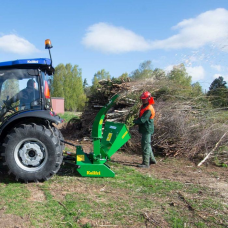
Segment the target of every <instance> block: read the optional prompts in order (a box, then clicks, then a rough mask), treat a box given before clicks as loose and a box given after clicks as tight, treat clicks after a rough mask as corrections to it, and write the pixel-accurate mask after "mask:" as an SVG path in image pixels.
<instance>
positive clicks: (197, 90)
mask: <svg viewBox="0 0 228 228" xmlns="http://www.w3.org/2000/svg"><path fill="white" fill-rule="evenodd" d="M192 95H193V96H202V95H203V90H202V86H201V85H200V84H199V82H195V83H193V84H192Z"/></svg>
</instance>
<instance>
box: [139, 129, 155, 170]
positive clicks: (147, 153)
mask: <svg viewBox="0 0 228 228" xmlns="http://www.w3.org/2000/svg"><path fill="white" fill-rule="evenodd" d="M141 146H142V158H143V163H142V164H144V165H148V166H149V165H150V162H154V163H155V162H156V160H155V157H154V154H153V151H152V148H151V134H145V133H144V134H142V140H141Z"/></svg>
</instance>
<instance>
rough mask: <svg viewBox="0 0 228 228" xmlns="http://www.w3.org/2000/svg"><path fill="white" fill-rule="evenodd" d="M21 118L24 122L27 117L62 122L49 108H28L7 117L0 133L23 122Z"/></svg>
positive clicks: (56, 122)
mask: <svg viewBox="0 0 228 228" xmlns="http://www.w3.org/2000/svg"><path fill="white" fill-rule="evenodd" d="M23 119H24V120H25V122H26V120H28V119H33V120H35V119H37V120H41V121H45V120H48V121H50V122H51V123H55V124H59V123H62V119H61V118H60V117H59V116H54V114H53V112H51V111H49V110H29V111H24V112H19V113H16V114H15V115H13V116H12V117H10V118H9V119H7V120H6V121H5V122H4V123H3V124H2V126H1V128H0V135H1V134H2V132H3V131H5V130H7V129H8V128H12V127H14V125H16V124H17V123H19V122H20V123H22V124H23ZM33 122H36V121H33Z"/></svg>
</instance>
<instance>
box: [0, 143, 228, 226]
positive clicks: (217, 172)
mask: <svg viewBox="0 0 228 228" xmlns="http://www.w3.org/2000/svg"><path fill="white" fill-rule="evenodd" d="M66 140H67V141H69V142H72V143H74V144H78V143H77V141H73V140H70V139H66ZM91 147H92V145H91V144H90V143H86V144H84V150H85V151H86V152H90V151H91V149H92V148H91ZM69 148H71V147H70V146H69ZM141 159H142V158H141V156H140V155H130V154H125V153H121V152H117V153H116V154H114V155H113V157H112V161H113V162H117V163H119V164H122V165H124V166H129V167H132V168H135V169H137V170H138V171H140V172H142V173H144V174H147V175H151V176H154V177H156V178H159V179H168V180H171V181H178V182H181V183H184V184H186V185H188V184H189V185H191V184H194V185H195V184H196V185H199V186H205V187H207V188H208V187H209V188H210V190H211V191H212V192H213V193H216V194H217V195H218V196H219V198H221V201H223V202H224V203H225V204H227V205H228V168H221V167H216V166H213V165H203V166H202V167H197V164H195V163H193V162H191V161H189V160H186V159H183V158H157V164H156V165H151V166H150V168H148V169H141V168H138V167H137V165H138V164H140V163H141ZM60 171H61V170H60ZM57 175H58V174H57ZM77 180H78V184H77V192H85V191H86V189H85V186H84V185H83V182H82V181H81V180H80V177H79V178H77ZM77 180H76V181H77ZM40 184H41V185H42V183H40ZM40 184H34V183H30V184H27V188H28V190H29V191H30V193H31V197H30V198H29V199H28V201H37V202H42V201H45V196H44V194H43V192H42V191H41V190H40V189H39V188H38V186H39V185H40ZM52 187H53V191H52V193H53V195H58V196H59V198H58V199H57V200H59V201H60V202H61V200H62V199H64V197H65V195H66V193H68V192H69V191H71V190H72V192H74V191H76V190H75V189H70V188H69V186H68V187H67V189H65V188H64V187H63V186H52ZM80 188H81V189H80ZM55 191H58V192H57V193H56V192H55ZM99 191H100V190H99ZM90 192H93V193H91V197H92V195H93V194H94V192H96V191H95V189H91V191H90ZM112 194H115V192H112ZM116 194H119V193H118V192H117V193H116ZM113 197H118V195H116V196H115V195H113ZM0 206H1V203H0ZM4 210H5V209H4V207H2V208H0V224H1V225H0V227H28V224H29V218H28V217H20V216H16V215H10V214H7V215H6V214H4ZM79 222H80V221H79ZM163 222H164V221H163ZM80 223H82V224H83V221H82V222H80ZM2 225H3V226H2ZM163 227H166V226H165V224H164V226H163Z"/></svg>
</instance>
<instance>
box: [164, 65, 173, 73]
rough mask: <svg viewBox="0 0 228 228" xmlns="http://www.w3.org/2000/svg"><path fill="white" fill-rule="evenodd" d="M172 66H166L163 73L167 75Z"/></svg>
mask: <svg viewBox="0 0 228 228" xmlns="http://www.w3.org/2000/svg"><path fill="white" fill-rule="evenodd" d="M173 67H174V65H168V66H167V67H165V69H164V71H165V73H166V74H168V73H169V72H170V71H171V70H172V69H173Z"/></svg>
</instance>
